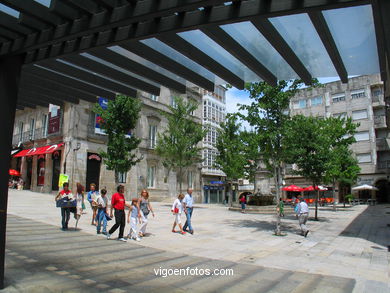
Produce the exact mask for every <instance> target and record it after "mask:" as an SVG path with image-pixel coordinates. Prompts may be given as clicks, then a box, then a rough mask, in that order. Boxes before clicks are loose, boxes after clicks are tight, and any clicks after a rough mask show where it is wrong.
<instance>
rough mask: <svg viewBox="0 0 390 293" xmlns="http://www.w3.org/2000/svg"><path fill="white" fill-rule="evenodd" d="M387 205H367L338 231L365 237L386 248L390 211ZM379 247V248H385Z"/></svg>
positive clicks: (389, 233)
mask: <svg viewBox="0 0 390 293" xmlns="http://www.w3.org/2000/svg"><path fill="white" fill-rule="evenodd" d="M388 206H389V204H387V205H376V206H368V207H367V209H365V210H364V211H363V212H362V213H361V214H360V215H359V216H357V217H356V218H355V219H354V220H353V221H352V223H351V224H349V225H348V227H346V228H345V229H344V231H342V232H341V233H340V235H341V236H345V237H356V238H362V239H366V240H368V241H371V242H374V243H376V244H379V245H381V246H384V247H385V248H387V247H388V246H390V228H389V227H388V224H390V216H389V215H388V214H387V212H389V211H390V209H389V208H387V207H388ZM385 248H381V249H385Z"/></svg>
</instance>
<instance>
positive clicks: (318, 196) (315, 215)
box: [313, 183, 320, 221]
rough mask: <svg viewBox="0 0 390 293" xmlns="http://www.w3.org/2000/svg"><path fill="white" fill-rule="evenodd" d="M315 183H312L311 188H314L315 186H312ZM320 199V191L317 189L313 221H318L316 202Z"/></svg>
mask: <svg viewBox="0 0 390 293" xmlns="http://www.w3.org/2000/svg"><path fill="white" fill-rule="evenodd" d="M314 184H315V183H313V186H314V188H315V186H317V185H314ZM317 188H318V186H317ZM319 199H320V189H319V188H318V190H317V198H316V208H315V213H314V220H316V221H318V201H319Z"/></svg>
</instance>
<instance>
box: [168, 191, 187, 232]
mask: <svg viewBox="0 0 390 293" xmlns="http://www.w3.org/2000/svg"><path fill="white" fill-rule="evenodd" d="M183 198H184V194H182V193H180V194H179V196H178V197H177V198H176V199H175V201H174V202H173V205H172V210H171V211H172V213H173V215H174V216H175V221H174V222H173V227H172V232H173V233H176V231H175V227H176V224H177V225H178V226H179V228H180V233H181V234H186V232H184V231H183V227H182V225H181V213H182V211H183V205H182V201H183Z"/></svg>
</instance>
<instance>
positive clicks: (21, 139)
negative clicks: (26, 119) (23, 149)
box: [19, 121, 24, 141]
mask: <svg viewBox="0 0 390 293" xmlns="http://www.w3.org/2000/svg"><path fill="white" fill-rule="evenodd" d="M23 128H24V123H23V121H20V122H19V141H23Z"/></svg>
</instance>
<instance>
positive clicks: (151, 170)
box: [146, 166, 156, 188]
mask: <svg viewBox="0 0 390 293" xmlns="http://www.w3.org/2000/svg"><path fill="white" fill-rule="evenodd" d="M155 175H156V166H148V168H147V174H146V183H147V187H148V188H153V187H155Z"/></svg>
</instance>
